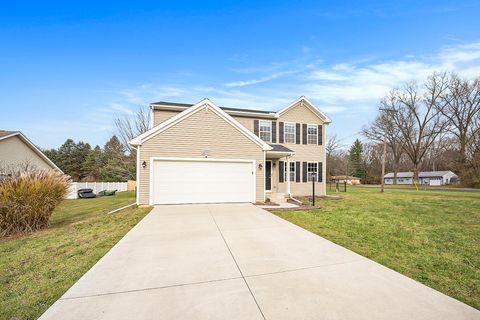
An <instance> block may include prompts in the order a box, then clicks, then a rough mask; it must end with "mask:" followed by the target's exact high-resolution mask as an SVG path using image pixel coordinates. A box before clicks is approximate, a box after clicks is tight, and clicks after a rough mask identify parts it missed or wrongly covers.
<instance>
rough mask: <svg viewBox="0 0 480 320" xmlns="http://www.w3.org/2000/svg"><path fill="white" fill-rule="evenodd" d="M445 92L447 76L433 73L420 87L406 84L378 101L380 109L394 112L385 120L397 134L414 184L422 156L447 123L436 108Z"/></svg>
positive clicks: (414, 84)
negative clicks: (399, 135)
mask: <svg viewBox="0 0 480 320" xmlns="http://www.w3.org/2000/svg"><path fill="white" fill-rule="evenodd" d="M446 89H447V75H446V74H445V73H443V74H437V73H435V74H433V75H432V76H430V77H429V78H428V79H427V81H426V82H425V83H424V85H423V86H422V87H421V88H420V87H419V86H418V85H417V84H416V83H410V84H407V85H405V86H404V87H403V88H401V89H394V90H392V91H391V92H390V93H389V94H388V95H387V96H386V97H385V98H384V99H382V101H381V105H382V107H383V108H386V109H389V110H394V112H390V113H389V118H390V119H391V120H392V123H393V125H394V127H395V130H398V131H399V132H400V134H401V138H402V139H403V142H404V145H403V149H404V150H405V153H406V154H407V155H408V157H409V158H410V160H411V162H412V165H413V172H414V181H415V182H417V181H418V173H419V171H420V166H421V163H422V160H423V158H424V156H425V154H426V153H427V151H428V150H429V148H430V146H431V145H432V144H433V143H434V142H435V141H436V140H437V138H438V136H439V135H440V134H441V133H442V132H444V130H445V128H446V126H447V124H448V122H447V121H445V119H444V117H442V114H441V113H440V111H439V110H438V108H437V105H438V104H439V99H440V96H441V95H442V94H444V92H445V90H446Z"/></svg>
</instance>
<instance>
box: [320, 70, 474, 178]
mask: <svg viewBox="0 0 480 320" xmlns="http://www.w3.org/2000/svg"><path fill="white" fill-rule="evenodd" d="M361 134H362V136H363V137H364V138H365V141H364V142H360V141H359V140H357V141H355V143H354V144H353V146H352V148H351V149H350V150H348V151H344V150H342V146H341V143H339V140H338V139H337V137H335V136H333V137H331V138H330V140H329V141H328V142H327V145H326V149H327V168H328V167H330V171H331V174H332V173H333V174H335V173H336V174H349V175H351V174H355V175H356V176H358V177H360V178H362V180H363V181H364V182H367V183H369V182H374V183H379V182H380V181H381V179H382V177H381V162H382V155H383V150H382V149H383V143H384V142H386V144H387V155H386V168H387V172H388V171H390V172H394V180H396V178H397V173H398V172H399V171H411V172H413V173H414V180H415V181H418V175H419V172H420V171H422V170H428V171H431V170H451V171H454V172H455V173H456V174H458V175H459V176H460V180H461V182H462V184H463V185H465V186H472V187H479V186H480V78H476V79H472V80H469V79H464V78H461V77H459V76H458V75H457V74H454V73H433V74H432V75H430V76H429V77H428V78H427V79H426V80H425V81H424V82H423V83H416V82H410V83H406V84H404V85H403V86H401V87H399V88H395V89H392V90H391V91H390V92H388V93H387V94H386V95H385V96H384V97H383V98H382V99H381V100H380V108H379V111H378V114H377V115H376V117H375V119H374V120H373V121H372V122H371V123H369V124H368V125H367V126H366V127H364V128H363V130H362V132H361ZM328 164H330V165H328ZM327 170H328V169H327Z"/></svg>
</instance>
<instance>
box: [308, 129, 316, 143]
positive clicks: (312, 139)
mask: <svg viewBox="0 0 480 320" xmlns="http://www.w3.org/2000/svg"><path fill="white" fill-rule="evenodd" d="M307 143H308V144H317V143H318V126H317V125H316V124H309V125H307Z"/></svg>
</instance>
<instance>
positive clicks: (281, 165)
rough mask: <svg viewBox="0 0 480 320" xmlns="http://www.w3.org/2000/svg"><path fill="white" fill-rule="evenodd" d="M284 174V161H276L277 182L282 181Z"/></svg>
mask: <svg viewBox="0 0 480 320" xmlns="http://www.w3.org/2000/svg"><path fill="white" fill-rule="evenodd" d="M284 174H285V162H284V161H279V162H278V182H283V181H284V180H285V178H284Z"/></svg>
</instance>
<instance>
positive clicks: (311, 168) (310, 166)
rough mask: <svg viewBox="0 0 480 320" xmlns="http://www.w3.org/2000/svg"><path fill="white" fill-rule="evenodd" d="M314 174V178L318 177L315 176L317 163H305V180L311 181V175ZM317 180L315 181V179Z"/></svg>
mask: <svg viewBox="0 0 480 320" xmlns="http://www.w3.org/2000/svg"><path fill="white" fill-rule="evenodd" d="M314 174H315V177H318V175H317V163H316V162H308V163H307V180H308V181H313V180H314V179H313V175H314ZM315 180H317V179H315Z"/></svg>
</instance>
